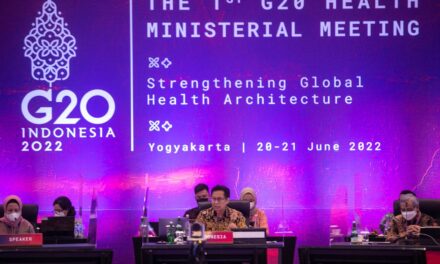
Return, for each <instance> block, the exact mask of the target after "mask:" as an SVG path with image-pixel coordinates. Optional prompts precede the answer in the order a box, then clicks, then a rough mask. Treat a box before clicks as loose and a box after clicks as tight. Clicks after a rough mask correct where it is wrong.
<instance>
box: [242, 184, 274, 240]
mask: <svg viewBox="0 0 440 264" xmlns="http://www.w3.org/2000/svg"><path fill="white" fill-rule="evenodd" d="M240 200H244V201H248V202H249V203H250V206H251V213H250V216H249V225H250V226H253V227H255V228H265V229H266V233H269V227H268V224H267V216H266V214H265V213H264V211H263V210H261V209H258V208H257V195H256V194H255V191H254V189H252V188H250V187H246V188H243V190H241V193H240Z"/></svg>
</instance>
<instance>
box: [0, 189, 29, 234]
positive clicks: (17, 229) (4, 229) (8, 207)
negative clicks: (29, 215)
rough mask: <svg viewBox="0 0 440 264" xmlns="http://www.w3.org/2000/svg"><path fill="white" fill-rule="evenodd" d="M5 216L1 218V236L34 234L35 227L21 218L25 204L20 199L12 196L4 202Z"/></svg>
mask: <svg viewBox="0 0 440 264" xmlns="http://www.w3.org/2000/svg"><path fill="white" fill-rule="evenodd" d="M3 206H4V210H5V215H4V216H3V217H2V218H0V235H18V234H33V233H35V230H34V227H33V226H32V224H31V223H29V221H27V220H26V219H24V218H23V217H22V216H21V211H22V208H23V203H22V202H21V199H20V197H18V196H15V195H10V196H8V197H6V199H5V200H4V202H3Z"/></svg>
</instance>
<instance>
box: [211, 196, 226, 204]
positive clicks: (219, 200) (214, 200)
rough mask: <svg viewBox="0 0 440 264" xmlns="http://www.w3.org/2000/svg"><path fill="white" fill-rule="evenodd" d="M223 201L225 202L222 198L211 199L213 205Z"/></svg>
mask: <svg viewBox="0 0 440 264" xmlns="http://www.w3.org/2000/svg"><path fill="white" fill-rule="evenodd" d="M224 200H226V199H225V198H223V197H220V198H211V201H212V202H213V203H219V202H223V201H224Z"/></svg>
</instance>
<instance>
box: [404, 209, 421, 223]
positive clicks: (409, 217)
mask: <svg viewBox="0 0 440 264" xmlns="http://www.w3.org/2000/svg"><path fill="white" fill-rule="evenodd" d="M416 215H417V211H416V210H413V211H406V212H402V216H403V218H405V220H406V221H411V220H413V219H414V217H416Z"/></svg>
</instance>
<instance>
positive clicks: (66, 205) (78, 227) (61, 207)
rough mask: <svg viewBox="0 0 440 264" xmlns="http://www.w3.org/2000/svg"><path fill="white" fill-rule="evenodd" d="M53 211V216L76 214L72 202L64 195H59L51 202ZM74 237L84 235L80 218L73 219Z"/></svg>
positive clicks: (72, 215) (73, 215)
mask: <svg viewBox="0 0 440 264" xmlns="http://www.w3.org/2000/svg"><path fill="white" fill-rule="evenodd" d="M53 213H54V216H55V217H64V216H71V217H75V216H76V211H75V207H73V205H72V202H71V201H70V199H69V198H68V197H66V196H60V197H58V198H56V199H55V201H54V202H53ZM75 237H76V238H83V237H84V226H83V224H82V221H81V219H75Z"/></svg>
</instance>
